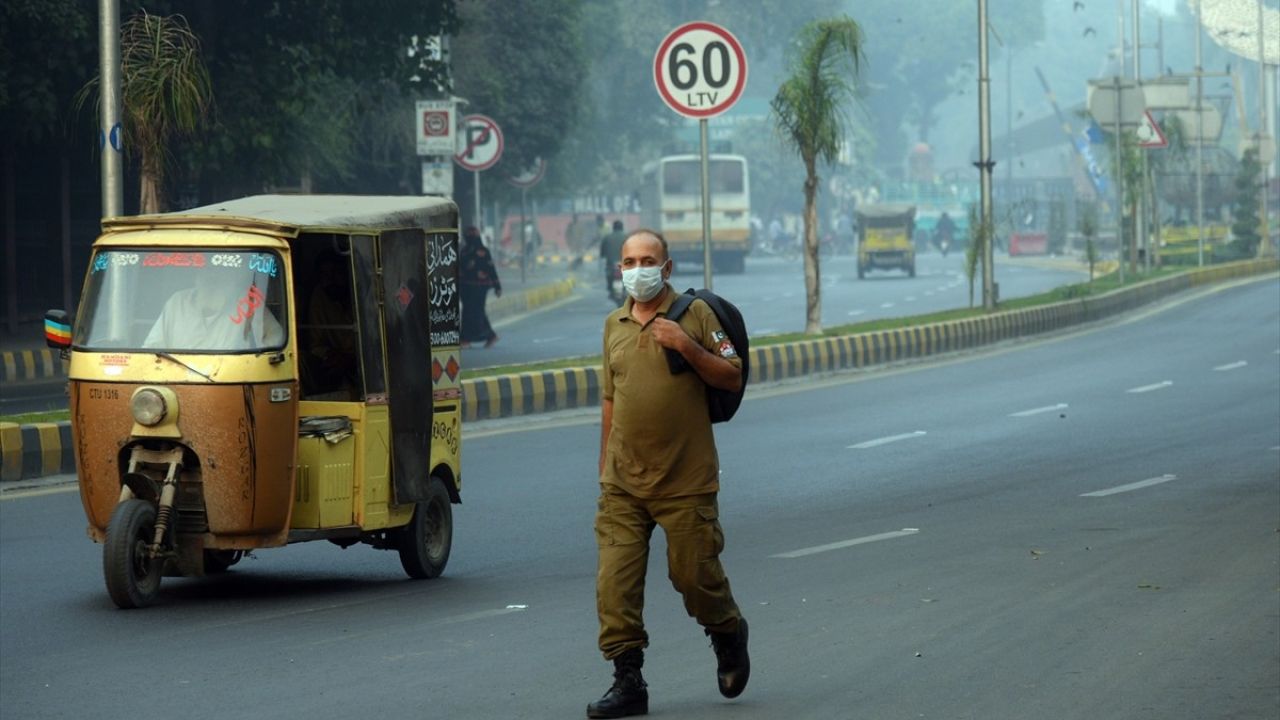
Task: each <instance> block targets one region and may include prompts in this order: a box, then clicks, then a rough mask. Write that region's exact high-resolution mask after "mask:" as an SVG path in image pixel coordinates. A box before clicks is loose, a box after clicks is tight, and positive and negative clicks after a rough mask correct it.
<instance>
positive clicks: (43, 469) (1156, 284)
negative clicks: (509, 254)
mask: <svg viewBox="0 0 1280 720" xmlns="http://www.w3.org/2000/svg"><path fill="white" fill-rule="evenodd" d="M1277 270H1280V260H1277V259H1274V258H1272V259H1267V260H1247V261H1242V262H1237V263H1231V264H1226V265H1218V266H1214V267H1210V268H1203V269H1200V270H1193V271H1191V272H1188V273H1185V274H1181V275H1175V276H1172V277H1167V278H1160V279H1157V280H1151V281H1148V282H1145V283H1141V284H1139V285H1134V286H1132V287H1127V288H1122V289H1119V290H1114V291H1112V292H1109V293H1105V294H1102V295H1097V296H1089V297H1083V298H1078V299H1072V300H1064V301H1062V302H1058V303H1053V304H1051V305H1042V306H1039V307H1034V308H1026V309H1023V310H1008V311H1004V312H997V313H993V314H991V315H987V316H983V317H978V318H969V319H965V320H952V321H947V322H939V323H930V324H927V325H919V326H915V327H909V328H899V329H895V330H881V331H876V332H867V333H857V334H854V335H843V336H839V337H823V338H816V339H813V340H801V341H797V342H792V343H786V344H781V345H767V346H762V347H755V348H752V350H751V379H750V382H751V384H753V385H755V384H759V383H767V382H776V381H781V380H791V379H795V378H800V377H803V376H806V375H817V374H826V373H830V372H835V371H840V370H845V369H856V368H865V367H870V366H873V365H881V364H888V363H894V362H898V361H902V360H908V359H915V358H923V357H928V356H933V355H941V354H944V353H949V352H956V351H962V350H969V349H972V348H976V347H980V346H983V345H989V344H993V343H998V342H1003V341H1006V340H1011V339H1014V338H1018V337H1025V336H1030V335H1036V334H1040V333H1046V332H1053V331H1058V330H1062V329H1064V328H1067V327H1070V326H1073V325H1080V324H1083V323H1088V322H1093V321H1096V320H1101V319H1104V318H1106V317H1109V316H1113V315H1117V314H1120V313H1123V312H1127V311H1129V310H1133V309H1135V308H1138V307H1141V306H1143V305H1147V304H1150V303H1152V302H1155V301H1157V300H1159V299H1162V298H1165V297H1168V296H1169V295H1172V294H1174V293H1177V292H1181V291H1183V290H1188V289H1191V288H1194V287H1199V286H1202V285H1208V284H1212V283H1217V282H1223V281H1227V280H1232V279H1236V278H1242V277H1247V276H1250V275H1260V274H1263V273H1268V272H1276V271H1277ZM573 287H574V283H573V280H572V279H569V280H565V281H561V282H559V283H554V284H553V285H550V286H545V287H541V288H534V289H532V290H529V291H527V292H525V293H522V294H521V296H520V297H517V298H512V300H511V301H510V302H511V304H512V306H513V309H511V310H508V311H506V312H511V313H519V312H527V311H528V310H531V309H535V308H537V307H541V306H543V305H547V304H549V303H551V302H555V301H556V300H559V299H561V298H563V297H565V296H567V295H568V294H569V293H571V292H572V291H573ZM503 299H505V298H499V299H498V300H503ZM495 304H496V303H495ZM493 311H494V308H493V307H492V306H491V308H490V314H491V315H492V314H493ZM600 373H601V368H598V367H579V368H566V369H561V370H546V371H541V372H528V373H516V374H510V375H500V376H496V377H488V378H479V379H475V380H465V381H463V384H462V386H463V387H462V397H463V420H464V421H476V420H485V419H497V418H504V417H512V416H516V415H532V414H537V413H546V412H554V411H558V410H569V409H574V408H589V407H597V406H598V405H599V404H600V385H601V383H600V379H601V378H600ZM72 450H73V449H72V443H71V434H70V423H67V422H60V423H35V424H31V425H21V426H19V425H17V424H15V423H0V454H2V455H3V460H4V464H3V477H2V478H0V479H3V480H5V481H11V480H19V479H26V478H30V477H37V476H38V475H34V474H28V473H33V472H38V473H39V474H43V475H49V474H57V473H59V472H74V465H75V462H74V456H73V455H72Z"/></svg>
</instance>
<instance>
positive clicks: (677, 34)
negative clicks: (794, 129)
mask: <svg viewBox="0 0 1280 720" xmlns="http://www.w3.org/2000/svg"><path fill="white" fill-rule="evenodd" d="M653 80H654V83H655V84H656V85H657V86H658V94H659V95H660V96H662V100H663V102H665V103H666V104H667V106H668V107H670V108H671V109H672V110H675V111H676V112H678V113H680V114H681V115H684V116H685V117H691V118H709V117H714V116H716V115H719V114H720V113H722V112H724V111H725V110H728V109H729V108H730V107H732V106H733V104H734V103H735V102H737V101H738V98H739V97H741V96H742V90H743V88H745V87H746V85H747V56H746V54H745V53H744V52H743V51H742V45H741V44H740V43H739V42H738V39H737V38H736V37H734V36H733V33H731V32H729V31H728V30H726V29H724V28H723V27H720V26H719V25H716V24H714V23H709V22H691V23H686V24H684V25H681V26H680V27H678V28H676V29H675V30H672V31H671V32H670V33H669V34H668V35H667V37H666V38H665V39H663V41H662V44H661V45H659V46H658V52H657V53H656V54H655V55H654V58H653Z"/></svg>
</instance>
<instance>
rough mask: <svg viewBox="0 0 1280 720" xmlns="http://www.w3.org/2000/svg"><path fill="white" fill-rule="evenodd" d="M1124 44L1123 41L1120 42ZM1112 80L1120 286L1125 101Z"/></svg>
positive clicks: (1123, 248) (1122, 269) (1122, 268)
mask: <svg viewBox="0 0 1280 720" xmlns="http://www.w3.org/2000/svg"><path fill="white" fill-rule="evenodd" d="M1120 42H1121V43H1123V42H1124V40H1123V39H1121V41H1120ZM1112 80H1113V82H1114V86H1115V89H1116V142H1115V147H1116V163H1115V167H1116V176H1115V181H1116V248H1117V250H1116V257H1117V258H1118V259H1119V260H1120V284H1121V285H1124V263H1125V260H1126V259H1127V258H1125V252H1124V251H1125V249H1126V245H1125V242H1124V167H1123V166H1122V165H1121V163H1122V162H1123V160H1124V157H1123V145H1122V141H1121V138H1120V116H1121V115H1122V114H1123V111H1122V108H1124V100H1123V99H1122V97H1121V95H1120V76H1119V75H1113V76H1112Z"/></svg>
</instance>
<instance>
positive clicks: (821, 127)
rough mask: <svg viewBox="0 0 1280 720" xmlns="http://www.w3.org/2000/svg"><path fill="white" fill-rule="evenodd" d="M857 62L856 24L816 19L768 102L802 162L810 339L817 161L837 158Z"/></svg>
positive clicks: (818, 302) (817, 325)
mask: <svg viewBox="0 0 1280 720" xmlns="http://www.w3.org/2000/svg"><path fill="white" fill-rule="evenodd" d="M862 62H863V52H862V28H861V27H859V25H858V23H856V22H854V21H853V20H852V19H851V18H849V17H847V16H843V17H839V18H833V19H829V20H815V21H813V22H811V23H809V24H808V25H806V26H805V27H804V28H803V29H802V30H801V31H800V36H799V38H798V40H797V42H796V45H795V54H794V56H793V57H792V58H791V63H790V64H791V76H790V77H789V78H787V80H786V81H784V82H783V83H782V86H781V87H779V88H778V94H777V95H776V96H774V98H773V102H772V106H773V113H774V116H775V118H776V126H777V130H778V134H779V135H780V136H781V137H782V139H783V142H784V143H786V144H787V145H788V146H789V147H791V148H792V149H794V150H795V151H796V152H797V153H798V154H799V155H800V160H801V161H802V162H803V163H804V170H805V180H804V287H805V298H806V307H805V323H804V331H805V333H806V334H811V335H816V334H818V333H821V332H822V297H821V290H822V286H821V283H820V279H821V275H820V272H819V268H818V207H817V196H818V167H817V166H818V160H819V158H821V159H822V160H824V161H826V162H828V163H830V162H833V161H835V159H836V158H837V157H838V156H839V154H840V146H841V144H842V141H843V140H844V137H845V134H846V133H845V130H846V125H847V122H848V121H847V117H846V116H845V113H844V108H843V105H844V103H845V102H846V101H847V100H849V99H850V98H851V97H852V96H853V91H854V85H853V79H854V77H856V76H857V74H858V70H859V68H860V67H861V64H862Z"/></svg>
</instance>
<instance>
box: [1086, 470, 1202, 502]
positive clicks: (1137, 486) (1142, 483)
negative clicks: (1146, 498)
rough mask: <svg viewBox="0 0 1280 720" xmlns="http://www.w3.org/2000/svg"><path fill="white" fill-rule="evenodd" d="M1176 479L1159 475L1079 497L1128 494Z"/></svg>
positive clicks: (1176, 477)
mask: <svg viewBox="0 0 1280 720" xmlns="http://www.w3.org/2000/svg"><path fill="white" fill-rule="evenodd" d="M1177 479H1178V476H1177V475H1161V476H1160V477H1153V478H1149V479H1147V480H1139V481H1138V482H1136V483H1129V484H1128V485H1119V486H1117V487H1113V488H1107V489H1106V490H1095V491H1093V492H1087V493H1081V494H1080V497H1106V496H1107V495H1115V494H1116V493H1123V492H1129V491H1131V490H1141V489H1142V488H1145V487H1151V486H1152V485H1159V484H1161V483H1167V482H1169V481H1170V480H1177Z"/></svg>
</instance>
